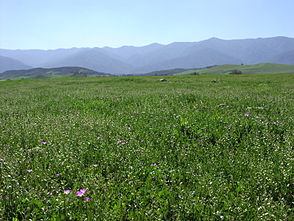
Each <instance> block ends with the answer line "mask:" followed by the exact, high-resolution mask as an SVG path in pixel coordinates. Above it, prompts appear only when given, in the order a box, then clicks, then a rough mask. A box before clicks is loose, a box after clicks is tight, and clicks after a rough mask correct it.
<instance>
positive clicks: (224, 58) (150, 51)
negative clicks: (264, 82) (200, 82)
mask: <svg viewBox="0 0 294 221" xmlns="http://www.w3.org/2000/svg"><path fill="white" fill-rule="evenodd" d="M293 53H294V38H288V37H272V38H256V39H236V40H223V39H219V38H210V39H207V40H204V41H199V42H174V43H171V44H168V45H162V44H157V43H154V44H150V45H146V46H142V47H135V46H123V47H119V48H111V47H103V48H98V47H95V48H70V49H56V50H7V49H0V55H1V56H5V57H9V58H12V59H16V60H18V61H20V62H22V63H23V64H26V65H29V66H32V67H43V68H53V67H62V66H80V67H85V68H89V69H92V70H94V71H99V72H106V73H112V74H119V75H122V74H132V73H147V72H153V71H158V70H165V69H175V68H182V69H190V68H203V67H206V66H212V65H223V64H246V65H252V64H258V63H278V64H291V65H294V59H293V56H294V54H293ZM0 67H1V68H2V71H4V70H11V69H10V67H4V66H0Z"/></svg>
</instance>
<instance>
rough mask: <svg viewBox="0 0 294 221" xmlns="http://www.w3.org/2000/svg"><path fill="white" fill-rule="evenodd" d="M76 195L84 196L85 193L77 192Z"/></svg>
mask: <svg viewBox="0 0 294 221" xmlns="http://www.w3.org/2000/svg"><path fill="white" fill-rule="evenodd" d="M76 195H77V196H83V195H84V193H83V192H81V191H78V192H76Z"/></svg>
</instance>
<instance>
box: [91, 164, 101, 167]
mask: <svg viewBox="0 0 294 221" xmlns="http://www.w3.org/2000/svg"><path fill="white" fill-rule="evenodd" d="M92 166H93V167H99V166H100V164H99V163H94V164H92Z"/></svg>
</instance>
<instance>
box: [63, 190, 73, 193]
mask: <svg viewBox="0 0 294 221" xmlns="http://www.w3.org/2000/svg"><path fill="white" fill-rule="evenodd" d="M63 193H64V194H70V193H71V190H63Z"/></svg>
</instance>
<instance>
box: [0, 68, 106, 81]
mask: <svg viewBox="0 0 294 221" xmlns="http://www.w3.org/2000/svg"><path fill="white" fill-rule="evenodd" d="M88 76H90V77H105V76H111V75H110V74H107V73H102V72H97V71H93V70H90V69H87V68H82V67H60V68H33V69H28V70H12V71H5V72H3V73H0V79H2V80H7V79H11V80H14V79H39V78H64V77H88Z"/></svg>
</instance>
